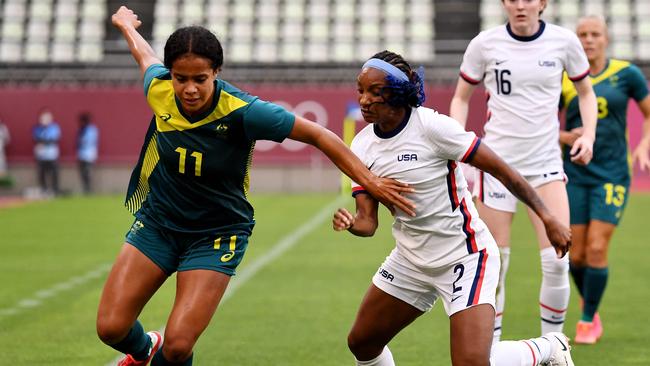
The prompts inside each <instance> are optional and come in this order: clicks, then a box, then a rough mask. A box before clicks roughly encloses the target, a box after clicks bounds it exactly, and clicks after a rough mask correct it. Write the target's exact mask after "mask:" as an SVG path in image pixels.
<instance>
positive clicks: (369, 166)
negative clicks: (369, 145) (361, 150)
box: [368, 161, 376, 170]
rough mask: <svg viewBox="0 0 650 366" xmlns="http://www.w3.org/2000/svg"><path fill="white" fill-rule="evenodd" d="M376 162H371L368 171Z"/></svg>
mask: <svg viewBox="0 0 650 366" xmlns="http://www.w3.org/2000/svg"><path fill="white" fill-rule="evenodd" d="M375 163H376V161H373V162H372V164H370V166H369V167H368V170H370V169H372V167H373V166H375Z"/></svg>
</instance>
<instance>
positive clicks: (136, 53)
mask: <svg viewBox="0 0 650 366" xmlns="http://www.w3.org/2000/svg"><path fill="white" fill-rule="evenodd" d="M111 21H112V22H113V25H114V26H115V27H116V28H117V29H119V30H120V31H121V32H122V35H123V36H124V39H126V42H127V43H128V44H129V49H130V50H131V54H132V55H133V58H134V59H135V61H136V62H137V63H138V65H139V66H140V71H141V72H142V75H144V72H145V71H147V68H148V67H149V66H151V65H153V64H162V62H161V61H160V59H159V58H158V57H157V56H156V53H155V52H154V50H153V48H151V46H150V45H149V43H147V41H146V40H145V39H144V38H143V37H142V36H141V35H140V33H138V27H140V25H141V24H142V22H141V21H140V20H138V15H137V14H135V13H134V12H133V10H131V9H129V8H127V7H126V6H120V8H119V9H117V11H116V12H115V14H113V16H111Z"/></svg>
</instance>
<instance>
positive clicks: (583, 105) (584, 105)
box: [570, 77, 598, 165]
mask: <svg viewBox="0 0 650 366" xmlns="http://www.w3.org/2000/svg"><path fill="white" fill-rule="evenodd" d="M573 85H575V88H576V91H577V92H578V107H579V109H580V118H581V120H582V135H581V136H580V137H579V138H578V139H576V140H575V142H574V143H573V146H572V147H571V152H570V154H571V161H573V162H574V163H576V164H581V165H587V164H589V162H590V161H591V158H592V156H593V148H594V141H595V140H596V122H597V121H598V104H597V102H596V94H595V93H594V89H593V86H592V84H591V79H590V78H588V77H587V78H584V79H582V80H578V81H576V82H574V83H573Z"/></svg>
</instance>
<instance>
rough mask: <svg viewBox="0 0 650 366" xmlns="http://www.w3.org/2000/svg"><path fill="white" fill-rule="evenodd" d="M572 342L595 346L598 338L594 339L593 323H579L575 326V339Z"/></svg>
mask: <svg viewBox="0 0 650 366" xmlns="http://www.w3.org/2000/svg"><path fill="white" fill-rule="evenodd" d="M573 341H574V342H575V343H576V344H595V343H596V341H598V337H596V333H595V326H594V323H593V322H584V321H582V320H581V321H579V322H578V324H577V325H576V337H575V339H574V340H573Z"/></svg>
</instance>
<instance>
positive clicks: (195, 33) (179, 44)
mask: <svg viewBox="0 0 650 366" xmlns="http://www.w3.org/2000/svg"><path fill="white" fill-rule="evenodd" d="M188 53H193V54H195V55H198V56H201V57H205V58H207V59H208V60H210V63H211V65H212V69H213V70H217V69H219V68H221V65H223V48H222V47H221V42H219V40H218V39H217V37H216V36H215V35H214V33H212V32H210V30H208V29H206V28H204V27H201V26H195V25H193V26H189V27H182V28H179V29H177V30H176V31H174V33H172V34H171V35H170V36H169V38H168V39H167V42H166V43H165V60H164V61H165V67H166V68H168V69H171V68H172V65H173V64H174V61H176V60H177V59H178V58H180V57H181V56H183V55H185V54H188Z"/></svg>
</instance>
